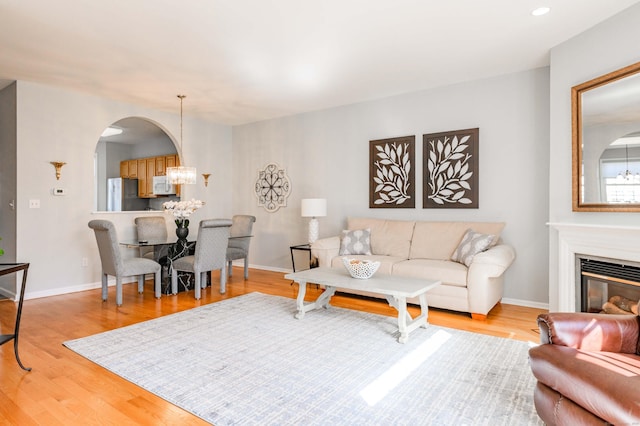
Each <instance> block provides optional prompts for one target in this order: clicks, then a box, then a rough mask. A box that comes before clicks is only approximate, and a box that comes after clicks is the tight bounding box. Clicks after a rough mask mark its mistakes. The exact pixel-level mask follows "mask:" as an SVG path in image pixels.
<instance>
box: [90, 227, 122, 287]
mask: <svg viewBox="0 0 640 426" xmlns="http://www.w3.org/2000/svg"><path fill="white" fill-rule="evenodd" d="M89 228H91V229H93V232H94V233H95V235H96V242H97V243H98V251H99V252H100V261H101V262H102V272H103V273H104V274H109V275H113V276H119V275H120V274H119V273H118V272H119V271H121V270H122V269H123V263H122V254H121V253H120V247H119V246H118V235H117V233H116V228H115V227H114V226H113V223H111V222H110V221H108V220H98V219H96V220H92V221H90V222H89Z"/></svg>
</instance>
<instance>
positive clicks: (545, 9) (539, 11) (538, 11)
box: [531, 6, 551, 16]
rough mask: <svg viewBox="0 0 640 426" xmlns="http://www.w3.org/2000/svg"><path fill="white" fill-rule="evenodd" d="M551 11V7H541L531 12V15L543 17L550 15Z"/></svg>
mask: <svg viewBox="0 0 640 426" xmlns="http://www.w3.org/2000/svg"><path fill="white" fill-rule="evenodd" d="M550 10H551V8H550V7H546V6H545V7H539V8H537V9H534V10H532V11H531V14H532V15H533V16H542V15H546V14H547V13H549V11H550Z"/></svg>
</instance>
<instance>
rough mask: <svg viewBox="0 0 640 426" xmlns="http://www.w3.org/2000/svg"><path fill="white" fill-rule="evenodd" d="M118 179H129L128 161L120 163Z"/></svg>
mask: <svg viewBox="0 0 640 426" xmlns="http://www.w3.org/2000/svg"><path fill="white" fill-rule="evenodd" d="M120 177H121V178H123V179H127V178H128V177H129V160H124V161H121V162H120Z"/></svg>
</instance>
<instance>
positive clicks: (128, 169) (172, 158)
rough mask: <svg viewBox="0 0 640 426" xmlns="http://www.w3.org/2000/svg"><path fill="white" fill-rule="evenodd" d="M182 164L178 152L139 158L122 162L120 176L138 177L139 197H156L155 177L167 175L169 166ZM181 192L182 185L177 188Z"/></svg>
mask: <svg viewBox="0 0 640 426" xmlns="http://www.w3.org/2000/svg"><path fill="white" fill-rule="evenodd" d="M179 165H180V160H179V159H178V156H177V154H174V155H159V156H157V157H148V158H138V159H133V160H124V161H121V162H120V177H121V178H129V179H138V197H140V198H155V195H153V177H154V176H166V174H167V167H176V166H179ZM176 192H177V193H178V194H177V195H179V194H180V186H179V185H178V187H177V188H176Z"/></svg>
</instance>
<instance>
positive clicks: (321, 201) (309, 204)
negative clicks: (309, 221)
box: [302, 198, 327, 217]
mask: <svg viewBox="0 0 640 426" xmlns="http://www.w3.org/2000/svg"><path fill="white" fill-rule="evenodd" d="M326 215H327V200H326V199H325V198H304V199H303V200H302V217H324V216H326Z"/></svg>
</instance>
